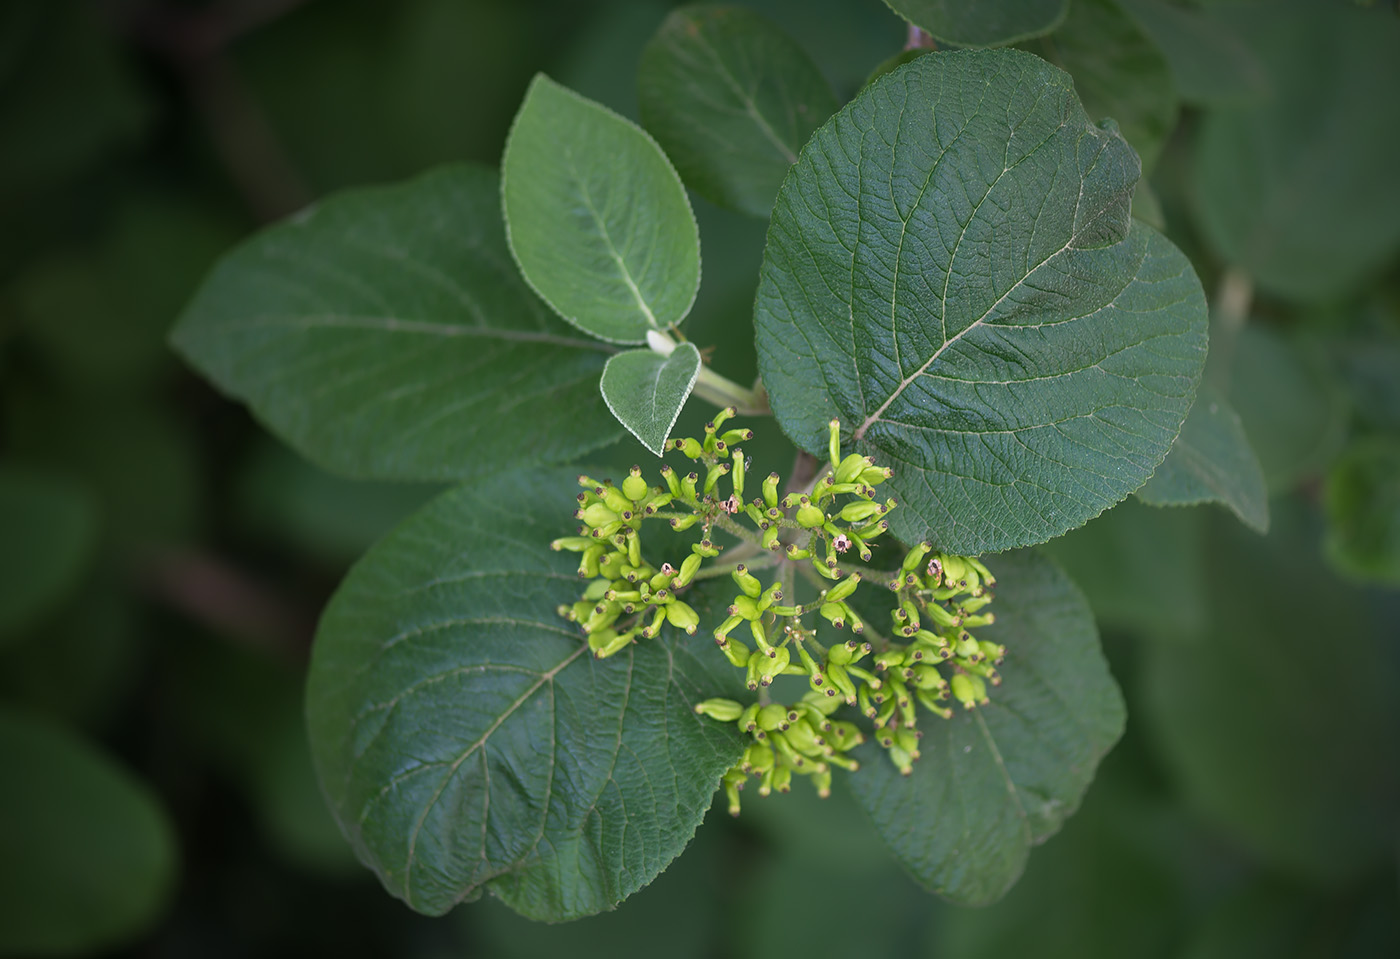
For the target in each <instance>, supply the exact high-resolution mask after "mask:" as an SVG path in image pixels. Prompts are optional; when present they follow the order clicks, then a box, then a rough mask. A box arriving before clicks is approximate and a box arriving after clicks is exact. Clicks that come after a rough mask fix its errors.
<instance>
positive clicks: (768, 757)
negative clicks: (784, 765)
mask: <svg viewBox="0 0 1400 959" xmlns="http://www.w3.org/2000/svg"><path fill="white" fill-rule="evenodd" d="M774 762H775V757H774V755H773V747H771V746H768V745H766V744H764V743H749V747H748V748H747V749H745V750H744V758H743V762H742V765H743V767H744V768H745V769H747V770H748V771H749V772H751V773H757V774H758V775H760V776H761V775H763V774H764V773H766V772H768V770H770V769H772V768H773V765H774Z"/></svg>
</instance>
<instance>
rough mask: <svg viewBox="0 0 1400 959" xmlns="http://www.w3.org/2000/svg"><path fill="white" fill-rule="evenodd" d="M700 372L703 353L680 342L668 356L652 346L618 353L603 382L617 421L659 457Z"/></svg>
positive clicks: (693, 346) (606, 396)
mask: <svg viewBox="0 0 1400 959" xmlns="http://www.w3.org/2000/svg"><path fill="white" fill-rule="evenodd" d="M699 374H700V351H699V350H697V349H696V348H695V344H694V343H681V344H680V345H678V346H677V347H676V348H675V350H673V351H672V352H671V355H670V356H662V355H661V354H660V353H657V352H656V351H655V350H651V349H644V350H628V351H627V352H625V353H619V354H617V355H616V356H614V357H613V358H612V359H610V360H608V365H607V366H606V367H604V368H603V379H602V382H601V384H600V385H601V387H602V390H603V399H604V400H605V401H606V402H607V404H608V409H610V410H612V413H613V416H616V417H617V421H618V422H619V423H621V424H622V425H623V426H625V427H627V429H628V430H629V431H630V432H631V433H632V435H633V436H635V437H637V439H639V440H641V441H642V445H643V446H645V447H646V448H647V449H649V450H651V451H652V452H653V453H655V454H656V455H657V456H660V455H661V451H662V450H663V449H664V448H665V446H666V438H667V437H668V436H670V435H671V427H673V426H675V425H676V417H677V416H680V415H681V407H683V406H685V401H686V399H687V398H688V397H689V396H690V391H691V389H692V388H694V386H695V378H696V377H697V376H698V375H699Z"/></svg>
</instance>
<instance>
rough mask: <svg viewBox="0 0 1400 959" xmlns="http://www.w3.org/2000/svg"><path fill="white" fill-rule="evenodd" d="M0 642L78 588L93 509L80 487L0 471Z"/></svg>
mask: <svg viewBox="0 0 1400 959" xmlns="http://www.w3.org/2000/svg"><path fill="white" fill-rule="evenodd" d="M0 530H3V531H4V533H3V535H0V640H3V639H4V638H6V637H8V636H9V635H12V634H14V633H16V632H19V631H21V630H23V629H24V628H26V627H27V626H30V625H33V623H34V622H35V621H36V620H37V619H38V618H39V617H41V616H43V615H44V614H45V613H47V612H49V611H50V610H51V609H52V608H53V607H54V605H55V604H57V603H58V602H59V601H60V600H62V599H63V597H64V594H65V593H66V592H68V591H69V590H70V589H72V588H74V587H76V586H77V585H78V579H79V577H80V576H81V575H82V572H83V568H84V567H85V566H86V564H87V563H88V561H89V560H91V559H92V554H93V550H94V549H95V548H96V546H97V507H96V504H95V502H94V500H93V497H92V494H91V493H90V492H89V491H88V490H87V488H85V487H84V486H82V485H80V484H78V483H75V482H72V481H70V480H67V479H64V478H62V477H55V476H51V475H48V474H46V473H41V472H35V471H31V470H26V469H20V468H17V467H13V466H6V467H4V468H0Z"/></svg>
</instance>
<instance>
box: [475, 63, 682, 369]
mask: <svg viewBox="0 0 1400 959" xmlns="http://www.w3.org/2000/svg"><path fill="white" fill-rule="evenodd" d="M501 178H502V184H501V195H502V197H503V199H504V201H505V216H506V231H507V234H508V236H509V238H510V249H511V253H513V254H514V256H515V261H516V263H518V264H519V265H520V271H521V272H522V273H524V274H525V279H526V281H528V282H529V284H530V286H531V287H533V288H534V290H535V292H537V293H539V295H540V296H542V297H543V298H544V299H545V301H546V302H548V303H549V305H550V306H552V307H554V309H555V311H556V312H557V313H558V314H559V315H560V316H562V317H564V319H566V320H568V321H569V322H570V323H572V324H574V325H575V326H577V327H578V328H579V329H581V330H586V331H587V332H589V333H592V334H593V335H594V336H597V337H601V338H602V339H605V340H611V341H612V342H614V343H640V342H642V341H643V340H645V339H646V335H647V331H648V330H664V329H667V328H668V327H672V326H675V325H676V324H677V323H680V321H681V320H683V319H685V315H686V314H687V313H689V312H690V307H691V305H692V304H693V303H694V302H695V294H696V291H697V290H698V289H699V288H700V231H699V228H698V227H697V226H696V225H695V216H694V214H693V213H691V210H690V200H689V199H687V197H686V195H685V188H684V187H683V186H681V181H680V178H679V177H678V176H677V175H676V171H675V169H674V168H673V167H672V166H671V163H670V161H669V160H667V159H666V155H665V154H664V153H662V152H661V148H660V147H658V146H657V145H656V141H654V140H653V139H652V138H651V137H650V136H648V135H647V134H646V132H645V131H644V130H642V129H641V128H640V127H638V126H636V125H635V124H634V123H632V122H631V121H629V120H626V119H624V118H623V117H620V116H618V115H617V114H616V113H613V112H612V111H611V110H609V109H608V108H607V107H605V106H603V105H602V104H599V103H594V102H593V101H592V100H588V99H585V98H584V97H581V96H579V95H578V94H577V93H574V92H573V91H572V90H568V89H566V88H564V87H561V86H560V85H559V84H557V83H555V82H554V81H553V80H551V79H549V78H548V77H546V76H545V75H544V74H538V75H537V76H536V77H535V79H534V81H533V82H531V84H530V89H529V91H527V92H526V94H525V102H524V103H522V104H521V105H520V112H519V113H518V114H516V117H515V125H514V126H513V127H511V131H510V138H509V139H508V140H507V141H506V152H505V158H504V160H502V163H501Z"/></svg>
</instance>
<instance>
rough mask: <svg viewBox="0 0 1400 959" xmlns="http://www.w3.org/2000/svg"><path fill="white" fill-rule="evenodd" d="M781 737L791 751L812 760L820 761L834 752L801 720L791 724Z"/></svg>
mask: <svg viewBox="0 0 1400 959" xmlns="http://www.w3.org/2000/svg"><path fill="white" fill-rule="evenodd" d="M783 736H784V738H785V739H786V740H787V741H788V743H789V744H791V746H792V748H793V749H795V750H797V751H798V752H799V753H801V754H802V755H804V756H809V757H811V758H812V759H820V758H821V757H823V756H825V755H826V754H827V753H831V752H835V750H834V749H832V748H831V747H829V746H827V745H826V744H825V742H824V741H823V740H822V738H821V737H820V736H818V735H817V733H816V730H814V729H813V728H812V727H811V726H809V725H808V724H807V723H806V722H805V721H803V720H798V721H797V722H795V723H793V724H791V725H790V726H789V727H788V729H787V732H785V733H784V734H783Z"/></svg>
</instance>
